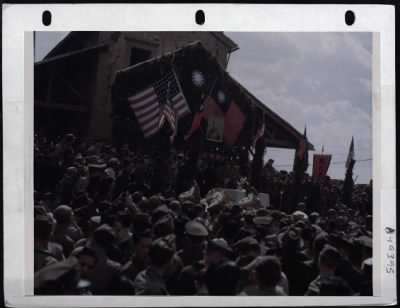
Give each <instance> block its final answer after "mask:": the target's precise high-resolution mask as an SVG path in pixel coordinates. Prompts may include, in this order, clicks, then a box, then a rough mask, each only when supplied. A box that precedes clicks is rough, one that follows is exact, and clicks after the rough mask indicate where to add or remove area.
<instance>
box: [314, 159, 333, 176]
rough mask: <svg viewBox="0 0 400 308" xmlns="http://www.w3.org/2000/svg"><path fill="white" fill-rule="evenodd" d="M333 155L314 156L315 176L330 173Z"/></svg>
mask: <svg viewBox="0 0 400 308" xmlns="http://www.w3.org/2000/svg"><path fill="white" fill-rule="evenodd" d="M331 159H332V155H330V154H326V155H324V154H314V157H313V172H312V176H313V178H315V179H317V178H323V177H324V176H326V174H327V173H328V169H329V165H330V163H331Z"/></svg>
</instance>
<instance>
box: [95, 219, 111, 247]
mask: <svg viewBox="0 0 400 308" xmlns="http://www.w3.org/2000/svg"><path fill="white" fill-rule="evenodd" d="M93 239H94V240H95V242H96V243H97V244H99V245H100V246H101V247H103V248H105V247H108V246H110V245H111V244H112V243H113V242H114V240H115V233H114V230H113V229H112V228H111V227H110V226H109V225H108V224H103V225H101V226H99V227H97V228H96V230H95V231H94V232H93Z"/></svg>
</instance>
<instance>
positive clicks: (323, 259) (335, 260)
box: [319, 244, 342, 268]
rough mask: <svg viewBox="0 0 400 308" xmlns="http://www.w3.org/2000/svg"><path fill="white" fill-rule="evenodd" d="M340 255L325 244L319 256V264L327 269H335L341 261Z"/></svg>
mask: <svg viewBox="0 0 400 308" xmlns="http://www.w3.org/2000/svg"><path fill="white" fill-rule="evenodd" d="M341 258H342V257H341V254H340V252H339V250H338V249H336V248H335V247H333V246H331V245H329V244H326V245H325V247H324V248H323V249H322V250H321V253H320V254H319V262H320V264H323V265H325V266H326V267H329V268H336V267H337V266H338V265H339V263H340V261H341Z"/></svg>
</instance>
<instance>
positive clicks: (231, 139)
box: [224, 101, 246, 145]
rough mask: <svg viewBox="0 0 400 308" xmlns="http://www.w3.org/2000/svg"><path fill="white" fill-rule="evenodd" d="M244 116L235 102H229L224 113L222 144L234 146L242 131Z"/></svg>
mask: <svg viewBox="0 0 400 308" xmlns="http://www.w3.org/2000/svg"><path fill="white" fill-rule="evenodd" d="M245 119H246V118H245V116H244V114H243V113H242V111H241V110H240V109H239V107H238V106H237V105H236V103H235V102H233V101H232V102H231V104H230V106H229V109H228V111H227V112H226V113H225V122H224V142H225V143H226V144H228V145H234V144H235V142H236V139H237V137H238V136H239V133H240V131H241V130H242V127H243V124H244V120H245Z"/></svg>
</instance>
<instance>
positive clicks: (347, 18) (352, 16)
mask: <svg viewBox="0 0 400 308" xmlns="http://www.w3.org/2000/svg"><path fill="white" fill-rule="evenodd" d="M344 20H345V22H346V25H348V26H351V25H352V24H354V21H355V20H356V15H355V14H354V12H353V11H347V12H346V14H344Z"/></svg>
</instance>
